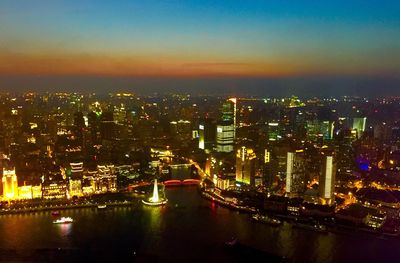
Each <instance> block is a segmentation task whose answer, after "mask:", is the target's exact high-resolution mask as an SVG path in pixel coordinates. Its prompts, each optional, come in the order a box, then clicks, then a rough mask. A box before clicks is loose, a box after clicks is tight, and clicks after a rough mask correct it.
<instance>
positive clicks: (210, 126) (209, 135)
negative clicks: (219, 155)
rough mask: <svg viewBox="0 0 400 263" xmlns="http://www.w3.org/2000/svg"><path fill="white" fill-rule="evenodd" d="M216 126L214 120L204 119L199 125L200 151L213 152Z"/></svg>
mask: <svg viewBox="0 0 400 263" xmlns="http://www.w3.org/2000/svg"><path fill="white" fill-rule="evenodd" d="M215 129H216V127H215V124H214V123H213V121H212V119H204V120H202V121H200V123H199V149H203V150H206V151H211V150H212V147H213V145H214V143H215V136H216V134H215V131H216V130H215Z"/></svg>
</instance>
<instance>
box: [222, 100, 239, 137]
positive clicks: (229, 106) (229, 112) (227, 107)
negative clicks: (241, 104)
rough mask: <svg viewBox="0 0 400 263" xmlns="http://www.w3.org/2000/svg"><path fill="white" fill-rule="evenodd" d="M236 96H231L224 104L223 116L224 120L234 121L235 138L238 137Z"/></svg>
mask: <svg viewBox="0 0 400 263" xmlns="http://www.w3.org/2000/svg"><path fill="white" fill-rule="evenodd" d="M236 102H237V99H236V98H230V99H228V100H227V101H225V102H224V103H223V104H222V109H221V112H222V117H221V120H222V121H223V122H227V123H232V124H233V127H234V131H233V138H234V139H235V138H236Z"/></svg>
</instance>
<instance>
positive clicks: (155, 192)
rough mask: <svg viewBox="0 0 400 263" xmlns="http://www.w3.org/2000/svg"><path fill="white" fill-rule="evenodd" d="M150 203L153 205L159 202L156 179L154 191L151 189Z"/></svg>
mask: <svg viewBox="0 0 400 263" xmlns="http://www.w3.org/2000/svg"><path fill="white" fill-rule="evenodd" d="M151 201H152V202H154V203H157V202H159V201H160V200H159V198H158V185H157V179H155V180H154V189H153V197H152V198H151Z"/></svg>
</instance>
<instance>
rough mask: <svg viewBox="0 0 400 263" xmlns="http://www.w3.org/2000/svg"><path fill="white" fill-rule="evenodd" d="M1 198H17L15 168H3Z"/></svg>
mask: <svg viewBox="0 0 400 263" xmlns="http://www.w3.org/2000/svg"><path fill="white" fill-rule="evenodd" d="M2 182H3V198H4V199H6V200H13V199H17V198H18V181H17V175H16V174H15V169H12V170H6V169H3V178H2Z"/></svg>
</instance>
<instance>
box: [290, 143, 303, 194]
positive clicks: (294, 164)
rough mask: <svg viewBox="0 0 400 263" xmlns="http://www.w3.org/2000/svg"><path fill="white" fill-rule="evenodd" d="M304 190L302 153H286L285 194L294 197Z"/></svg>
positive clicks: (300, 151)
mask: <svg viewBox="0 0 400 263" xmlns="http://www.w3.org/2000/svg"><path fill="white" fill-rule="evenodd" d="M304 189H305V160H304V156H303V151H302V150H298V151H296V152H288V153H287V163H286V194H287V195H288V196H296V195H298V194H302V193H303V192H304Z"/></svg>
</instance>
